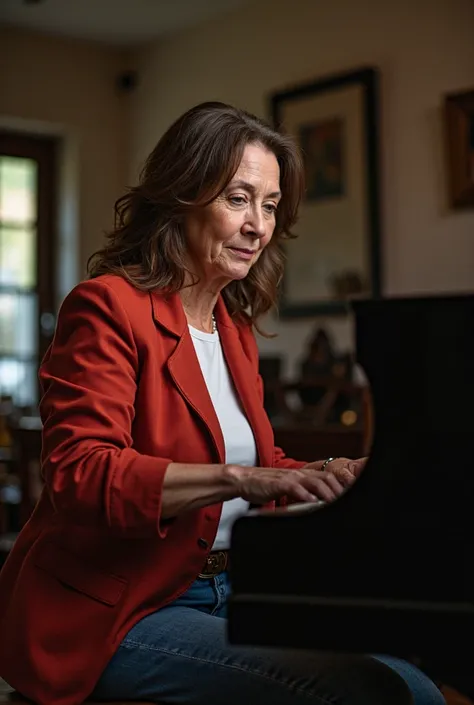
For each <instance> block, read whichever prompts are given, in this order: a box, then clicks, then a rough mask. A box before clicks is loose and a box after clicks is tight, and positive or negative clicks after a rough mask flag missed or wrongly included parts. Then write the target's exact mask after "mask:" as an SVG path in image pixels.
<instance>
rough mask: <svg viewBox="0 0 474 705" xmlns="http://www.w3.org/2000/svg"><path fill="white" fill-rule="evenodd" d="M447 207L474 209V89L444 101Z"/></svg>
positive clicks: (448, 97) (450, 95)
mask: <svg viewBox="0 0 474 705" xmlns="http://www.w3.org/2000/svg"><path fill="white" fill-rule="evenodd" d="M444 116H445V134H446V152H447V162H448V164H447V166H448V186H449V205H450V207H451V208H453V209H464V208H474V89H472V90H468V91H462V92H459V93H450V94H448V95H447V96H446V97H445V100H444Z"/></svg>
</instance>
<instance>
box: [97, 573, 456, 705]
mask: <svg viewBox="0 0 474 705" xmlns="http://www.w3.org/2000/svg"><path fill="white" fill-rule="evenodd" d="M229 592H230V586H229V580H228V577H227V574H226V573H223V574H221V575H218V576H216V577H215V578H213V579H211V580H199V579H198V580H196V581H195V582H194V583H193V584H192V585H191V587H190V588H189V590H188V591H187V592H185V593H184V594H183V595H182V596H181V597H180V598H178V599H177V600H176V601H175V602H173V603H172V604H170V605H168V606H167V607H164V608H163V609H161V610H159V611H158V612H154V613H152V614H150V615H148V616H147V617H145V618H144V619H142V620H141V621H140V622H138V624H136V625H135V626H134V627H133V628H132V629H131V630H130V632H129V633H128V634H127V636H126V637H125V639H124V640H123V642H122V644H121V645H120V647H119V649H118V651H117V653H116V654H115V656H114V657H113V658H112V660H111V661H110V663H109V665H108V666H107V668H106V669H105V671H104V673H103V674H102V677H101V678H100V680H99V682H98V684H97V687H96V689H95V691H94V693H93V698H94V699H97V700H113V699H119V698H120V699H121V700H123V699H126V700H127V699H128V700H145V701H147V702H158V703H167V704H168V703H182V704H186V705H256V704H258V705H266V703H268V704H269V705H310V703H315V705H445V700H444V698H443V696H442V695H441V693H440V692H439V690H438V689H437V688H436V686H435V685H434V684H433V683H432V682H431V681H430V680H429V678H428V677H427V676H425V675H424V673H422V672H421V671H419V670H418V669H417V668H416V667H415V666H412V665H410V664H408V663H406V662H404V661H401V660H399V659H396V658H392V657H385V656H380V657H378V656H377V657H370V656H357V655H354V656H347V655H342V654H321V653H313V652H308V651H296V650H295V651H291V650H283V649H269V648H256V647H242V646H233V645H230V644H229V643H228V642H227V638H226V620H225V617H226V609H227V607H226V603H227V596H228V595H229Z"/></svg>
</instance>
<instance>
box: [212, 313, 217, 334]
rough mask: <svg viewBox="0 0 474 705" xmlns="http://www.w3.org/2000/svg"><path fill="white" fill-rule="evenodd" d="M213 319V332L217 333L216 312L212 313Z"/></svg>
mask: <svg viewBox="0 0 474 705" xmlns="http://www.w3.org/2000/svg"><path fill="white" fill-rule="evenodd" d="M211 321H212V333H213V334H214V333H217V322H216V317H215V316H214V314H213V313H212V314H211Z"/></svg>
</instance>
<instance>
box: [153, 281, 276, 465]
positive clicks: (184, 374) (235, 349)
mask: <svg viewBox="0 0 474 705" xmlns="http://www.w3.org/2000/svg"><path fill="white" fill-rule="evenodd" d="M150 296H151V301H152V310H153V318H154V321H155V323H156V324H158V325H159V326H161V327H163V328H165V329H166V330H167V331H168V332H169V333H171V334H172V335H174V336H175V337H176V338H177V340H178V343H177V345H176V348H175V350H174V351H173V353H172V354H171V356H170V357H169V359H168V362H167V366H168V370H169V372H170V375H171V378H172V380H173V382H174V384H175V385H176V387H177V389H178V391H179V392H180V394H181V395H182V396H183V398H184V399H185V400H186V402H187V403H188V404H189V406H191V408H192V409H193V410H194V411H195V412H196V413H197V415H198V416H199V417H200V418H201V420H202V421H203V423H204V424H205V426H206V427H207V429H208V431H209V434H210V436H211V439H212V441H213V444H214V447H215V450H216V455H217V457H218V460H219V462H221V463H224V462H225V446H224V438H223V436H222V431H221V427H220V425H219V421H218V419H217V416H216V412H215V411H214V406H213V404H212V401H211V398H210V396H209V392H208V390H207V387H206V383H205V381H204V378H203V376H202V372H201V368H200V365H199V361H198V359H197V355H196V352H195V350H194V345H193V341H192V339H191V335H190V333H189V330H188V325H187V320H186V316H185V313H184V309H183V306H182V303H181V298H180V296H179V294H173V295H170V296H167V297H165V296H164V295H163V294H157V293H151V294H150ZM216 319H217V327H218V330H219V337H220V340H221V344H222V349H223V351H224V356H225V359H226V362H227V365H228V367H229V372H230V375H231V377H232V381H233V383H234V386H235V388H236V391H237V395H238V397H239V399H240V401H241V403H242V407H243V410H244V412H245V414H246V416H247V419H248V421H249V423H250V426H251V428H252V431H253V434H254V437H255V443H256V445H257V451H258V456H259V461H260V465H261V466H263V467H270V466H271V465H272V462H273V434H272V431H271V427H270V424H269V421H268V418H267V416H266V414H265V411H264V410H263V407H262V403H261V400H260V397H259V393H258V389H257V380H256V375H255V369H254V367H253V365H252V363H251V362H250V360H249V358H248V357H247V355H246V354H245V352H244V349H243V346H242V342H241V339H240V335H239V331H238V328H237V326H236V325H235V323H234V322H233V321H232V319H231V317H230V316H229V313H228V311H227V308H226V306H225V303H224V301H223V299H222V297H220V298H219V300H218V302H217V306H216Z"/></svg>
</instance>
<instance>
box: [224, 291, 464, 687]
mask: <svg viewBox="0 0 474 705" xmlns="http://www.w3.org/2000/svg"><path fill="white" fill-rule="evenodd" d="M353 310H354V315H355V322H356V341H357V345H356V348H357V359H358V361H359V362H360V364H361V365H362V367H363V368H364V370H365V372H366V374H367V377H368V379H369V382H370V385H371V388H372V396H373V402H374V414H375V428H374V442H373V446H372V450H371V454H370V458H369V460H368V463H367V466H366V469H365V470H364V472H363V474H362V475H361V477H360V478H359V479H358V480H357V482H356V483H355V484H354V486H353V487H351V488H350V489H349V490H348V491H347V492H346V493H345V494H344V495H343V496H342V497H341V498H340V499H339V500H337V501H336V502H334V503H333V504H330V505H312V504H304V505H299V506H298V505H294V506H292V507H290V508H289V509H279V510H277V512H265V511H262V510H260V511H259V510H254V511H252V512H249V513H248V514H247V515H245V516H244V517H242V518H240V519H239V520H237V521H236V522H235V524H234V528H233V532H232V544H231V555H232V564H231V578H232V584H233V596H232V598H231V601H230V605H229V627H228V629H229V632H228V633H229V639H230V641H231V642H232V643H237V644H258V645H269V646H284V647H288V646H289V647H293V648H309V649H315V650H321V651H345V652H365V653H386V654H393V655H397V656H401V657H404V658H408V659H411V660H415V661H416V662H417V663H419V664H420V665H421V666H422V667H423V668H425V670H426V671H428V672H429V673H430V675H432V676H433V677H435V678H437V679H439V680H442V681H443V682H445V683H448V684H452V685H454V686H455V687H458V688H459V689H460V690H463V691H464V692H465V693H466V694H470V695H471V696H472V691H473V687H472V684H471V676H470V674H471V671H472V666H473V665H474V661H473V657H474V542H473V539H474V296H446V297H424V298H398V299H383V300H375V301H359V302H356V303H354V304H353ZM337 452H338V449H337V448H334V452H333V455H334V456H336V455H337ZM313 459H316V458H308V460H313ZM473 680H474V678H473Z"/></svg>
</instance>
